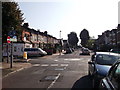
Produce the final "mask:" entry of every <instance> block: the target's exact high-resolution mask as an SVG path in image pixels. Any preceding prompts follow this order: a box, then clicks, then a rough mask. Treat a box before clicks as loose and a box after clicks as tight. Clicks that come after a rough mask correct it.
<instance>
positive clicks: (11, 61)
mask: <svg viewBox="0 0 120 90" xmlns="http://www.w3.org/2000/svg"><path fill="white" fill-rule="evenodd" d="M12 63H13V42H12V41H11V59H10V68H12Z"/></svg>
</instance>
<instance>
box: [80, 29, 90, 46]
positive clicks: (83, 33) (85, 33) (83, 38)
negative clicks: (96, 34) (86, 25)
mask: <svg viewBox="0 0 120 90" xmlns="http://www.w3.org/2000/svg"><path fill="white" fill-rule="evenodd" d="M89 38H90V36H89V32H88V30H86V29H83V30H82V31H81V32H80V39H81V45H82V46H84V47H85V46H86V44H87V41H88V40H89Z"/></svg>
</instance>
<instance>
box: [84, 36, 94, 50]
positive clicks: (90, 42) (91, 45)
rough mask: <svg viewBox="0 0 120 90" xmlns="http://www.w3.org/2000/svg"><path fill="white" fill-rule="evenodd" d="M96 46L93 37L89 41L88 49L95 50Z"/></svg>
mask: <svg viewBox="0 0 120 90" xmlns="http://www.w3.org/2000/svg"><path fill="white" fill-rule="evenodd" d="M94 44H95V39H94V38H92V37H91V38H90V39H89V40H88V41H87V44H86V47H88V48H89V49H93V48H94Z"/></svg>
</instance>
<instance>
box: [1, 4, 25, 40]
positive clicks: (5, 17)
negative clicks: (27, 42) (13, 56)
mask: <svg viewBox="0 0 120 90" xmlns="http://www.w3.org/2000/svg"><path fill="white" fill-rule="evenodd" d="M23 21H24V19H23V13H22V12H21V10H20V8H19V6H18V3H16V2H2V35H3V37H2V38H3V42H5V41H6V38H7V35H8V32H9V31H11V30H12V29H13V28H14V29H15V30H16V32H17V35H18V36H19V34H20V32H21V24H22V22H23Z"/></svg>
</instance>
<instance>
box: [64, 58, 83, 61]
mask: <svg viewBox="0 0 120 90" xmlns="http://www.w3.org/2000/svg"><path fill="white" fill-rule="evenodd" d="M64 60H68V61H79V60H82V58H73V59H64Z"/></svg>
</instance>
